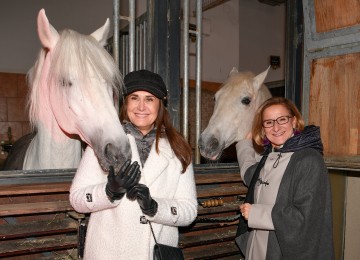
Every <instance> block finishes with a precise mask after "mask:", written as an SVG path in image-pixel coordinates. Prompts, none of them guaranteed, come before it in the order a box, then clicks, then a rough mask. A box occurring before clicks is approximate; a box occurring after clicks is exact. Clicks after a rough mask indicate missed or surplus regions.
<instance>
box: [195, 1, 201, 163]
mask: <svg viewBox="0 0 360 260" xmlns="http://www.w3.org/2000/svg"><path fill="white" fill-rule="evenodd" d="M196 29H197V35H196V142H195V143H196V145H195V163H200V151H199V147H198V144H199V142H198V140H199V138H200V131H201V42H202V1H201V0H197V1H196Z"/></svg>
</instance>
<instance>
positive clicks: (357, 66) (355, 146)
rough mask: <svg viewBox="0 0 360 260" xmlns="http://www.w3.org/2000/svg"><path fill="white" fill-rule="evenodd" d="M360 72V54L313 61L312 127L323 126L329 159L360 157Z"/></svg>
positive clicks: (323, 139)
mask: <svg viewBox="0 0 360 260" xmlns="http://www.w3.org/2000/svg"><path fill="white" fill-rule="evenodd" d="M359 71H360V53H351V54H346V55H339V56H332V57H327V58H319V59H316V60H313V61H312V64H311V73H312V74H311V78H310V85H311V86H310V96H309V99H310V100H309V113H308V117H309V124H315V125H318V126H320V131H321V139H322V141H323V144H324V154H325V155H326V156H356V155H359V153H360V138H359V137H358V135H359V132H360V120H359V107H360V99H359V86H360V74H359ZM354 133H357V135H355V136H354Z"/></svg>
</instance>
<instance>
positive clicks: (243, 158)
mask: <svg viewBox="0 0 360 260" xmlns="http://www.w3.org/2000/svg"><path fill="white" fill-rule="evenodd" d="M236 154H237V159H238V162H239V167H240V174H241V178H242V179H243V180H244V182H245V184H246V185H250V181H251V178H252V175H253V174H254V171H255V169H256V165H255V164H256V156H255V155H256V153H255V150H254V148H253V146H252V141H251V140H248V139H244V140H241V141H239V142H238V143H237V144H236Z"/></svg>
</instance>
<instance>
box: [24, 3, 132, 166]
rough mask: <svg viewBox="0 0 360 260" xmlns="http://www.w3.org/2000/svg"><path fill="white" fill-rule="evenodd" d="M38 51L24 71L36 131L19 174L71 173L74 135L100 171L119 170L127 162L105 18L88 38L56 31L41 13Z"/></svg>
mask: <svg viewBox="0 0 360 260" xmlns="http://www.w3.org/2000/svg"><path fill="white" fill-rule="evenodd" d="M37 23H38V34H39V39H40V41H41V44H42V46H43V48H42V50H41V51H40V55H39V58H38V60H37V62H36V64H35V66H34V67H33V68H32V69H31V70H30V71H29V74H28V79H29V80H28V81H29V85H30V88H31V89H30V95H29V100H28V104H29V117H30V123H31V125H32V126H33V127H34V128H35V130H36V131H37V134H36V136H35V137H34V138H33V140H32V142H31V143H30V145H29V148H28V150H27V152H26V156H25V161H24V166H23V168H24V169H44V168H75V167H77V166H78V163H79V161H80V158H81V147H80V145H81V144H80V142H79V141H78V140H76V139H73V138H70V137H73V136H74V135H78V136H79V137H80V138H81V139H82V140H83V141H84V142H86V143H87V144H88V145H89V146H91V147H92V148H93V150H94V151H95V154H96V156H97V158H98V160H99V163H100V165H101V166H102V168H103V169H104V170H108V169H109V166H110V165H113V166H114V167H115V168H116V169H119V168H120V166H121V165H122V163H123V162H124V161H125V160H127V159H128V158H130V157H131V150H130V145H129V142H128V138H127V136H126V134H125V132H124V130H123V128H122V126H121V124H120V121H119V118H118V101H119V92H120V94H121V95H122V89H121V86H122V84H123V83H122V80H121V76H120V72H119V70H118V68H117V65H116V64H115V62H114V60H113V58H112V57H111V56H110V55H109V54H108V53H107V52H106V50H105V49H104V48H103V47H104V44H105V43H106V39H107V35H108V32H109V26H110V24H109V19H107V21H106V23H105V24H104V26H102V27H101V28H99V29H98V30H96V31H95V32H94V33H93V34H91V35H82V34H79V33H77V32H75V31H73V30H69V29H66V30H63V31H62V32H60V33H59V32H58V31H57V30H56V29H54V27H53V26H52V25H51V24H50V23H49V21H48V19H47V17H46V14H45V11H44V10H43V9H42V10H40V12H39V15H38V19H37Z"/></svg>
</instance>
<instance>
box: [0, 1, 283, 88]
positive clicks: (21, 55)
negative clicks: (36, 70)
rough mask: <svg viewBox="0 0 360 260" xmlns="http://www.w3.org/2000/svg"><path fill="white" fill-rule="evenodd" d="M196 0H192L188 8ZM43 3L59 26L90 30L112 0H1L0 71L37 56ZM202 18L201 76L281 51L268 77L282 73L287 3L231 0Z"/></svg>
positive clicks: (221, 74) (26, 65) (256, 64)
mask: <svg viewBox="0 0 360 260" xmlns="http://www.w3.org/2000/svg"><path fill="white" fill-rule="evenodd" d="M127 2H128V1H127V0H122V1H121V5H120V8H121V15H128V11H127V9H128V4H127ZM195 2H196V1H195V0H191V1H190V8H191V9H192V10H193V9H194V7H195ZM136 3H137V12H136V13H137V14H141V13H143V12H144V11H145V9H146V0H137V1H136ZM41 8H44V9H45V11H46V14H47V16H48V18H49V21H50V23H51V24H52V25H53V26H54V27H55V28H56V29H58V30H61V29H64V28H71V29H74V30H76V31H78V32H80V33H83V34H90V33H92V32H93V31H94V30H96V29H97V28H99V27H100V26H102V25H103V24H104V22H105V20H106V18H107V17H109V18H110V20H111V24H113V22H112V18H113V1H111V0H1V1H0V72H10V73H26V72H27V71H28V70H29V69H30V67H31V66H32V65H33V63H34V62H35V60H36V58H37V54H38V52H39V49H40V43H39V40H38V36H37V31H36V17H37V14H38V12H39V10H40V9H41ZM190 13H191V14H192V12H190ZM203 18H204V22H203V29H204V33H205V34H206V35H203V51H202V80H204V81H212V82H223V81H224V80H225V79H226V77H227V75H228V73H229V72H230V70H231V69H232V67H234V66H235V67H238V69H239V70H251V71H253V72H255V73H260V72H262V71H264V70H265V69H266V68H267V66H268V65H269V57H270V55H278V56H280V57H281V62H282V64H281V65H282V66H281V68H280V69H278V70H271V71H270V73H269V74H268V77H267V79H266V81H274V80H281V79H284V51H285V5H281V6H275V7H273V6H269V5H265V4H261V3H259V2H258V1H249V0H230V1H228V2H226V3H225V4H223V5H220V6H218V7H216V8H213V9H210V10H208V11H205V12H204V13H203ZM111 34H112V31H111ZM190 53H192V54H194V53H195V43H191V44H190ZM181 59H182V56H181ZM189 62H190V70H189V76H190V78H191V79H195V69H194V68H195V56H193V55H192V56H190V58H189ZM181 73H182V72H181Z"/></svg>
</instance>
